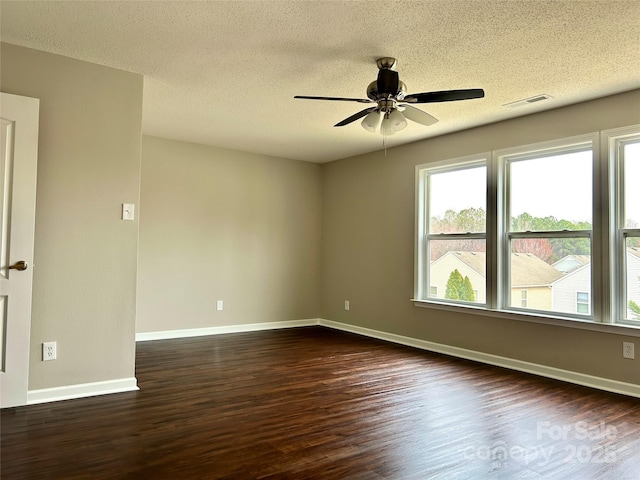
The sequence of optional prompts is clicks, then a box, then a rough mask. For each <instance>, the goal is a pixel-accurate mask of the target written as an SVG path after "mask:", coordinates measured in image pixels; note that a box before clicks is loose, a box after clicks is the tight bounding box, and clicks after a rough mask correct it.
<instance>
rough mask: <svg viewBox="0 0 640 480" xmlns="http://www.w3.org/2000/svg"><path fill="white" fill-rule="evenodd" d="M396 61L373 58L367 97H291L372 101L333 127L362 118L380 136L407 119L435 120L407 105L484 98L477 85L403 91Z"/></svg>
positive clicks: (399, 127) (401, 126) (397, 128)
mask: <svg viewBox="0 0 640 480" xmlns="http://www.w3.org/2000/svg"><path fill="white" fill-rule="evenodd" d="M396 63H397V62H396V59H395V58H391V57H383V58H379V59H378V60H377V61H376V64H377V65H378V69H379V70H378V79H377V80H376V81H375V82H371V83H370V84H369V86H368V87H367V97H369V98H341V97H314V96H307V95H296V96H295V97H294V98H303V99H309V100H333V101H341V102H358V103H375V104H376V106H372V107H369V108H365V109H364V110H361V111H359V112H358V113H355V114H353V115H351V116H350V117H347V118H345V119H344V120H342V121H341V122H338V123H336V124H335V125H334V127H343V126H345V125H348V124H350V123H351V122H355V121H356V120H358V119H360V118H362V117H364V119H363V120H362V126H363V127H364V129H365V130H367V131H369V132H376V131H378V128H379V129H380V133H381V134H382V135H393V134H394V133H396V132H399V131H400V130H402V129H404V128H405V127H406V126H407V119H409V120H411V121H413V122H416V123H419V124H421V125H426V126H429V125H433V124H434V123H436V122H437V121H438V119H437V118H435V117H433V116H431V115H429V114H428V113H426V112H424V111H422V110H420V109H419V108H416V107H414V106H413V105H411V104H416V103H436V102H453V101H456V100H470V99H473V98H482V97H484V90H482V89H481V88H471V89H466V90H444V91H439V92H424V93H410V94H407V93H406V91H407V86H406V85H405V84H404V82H401V81H400V77H399V75H398V72H397V71H396V70H395V67H396Z"/></svg>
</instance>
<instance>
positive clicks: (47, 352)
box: [42, 342, 57, 362]
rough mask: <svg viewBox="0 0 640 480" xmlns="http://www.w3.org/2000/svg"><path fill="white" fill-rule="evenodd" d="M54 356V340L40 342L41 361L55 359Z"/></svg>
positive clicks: (55, 354)
mask: <svg viewBox="0 0 640 480" xmlns="http://www.w3.org/2000/svg"><path fill="white" fill-rule="evenodd" d="M56 356H57V352H56V342H44V343H43V344H42V361H43V362H46V361H48V360H55V359H56Z"/></svg>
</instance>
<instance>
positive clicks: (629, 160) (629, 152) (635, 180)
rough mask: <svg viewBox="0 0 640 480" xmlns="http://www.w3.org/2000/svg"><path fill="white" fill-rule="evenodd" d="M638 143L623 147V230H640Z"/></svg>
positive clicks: (639, 148) (639, 147)
mask: <svg viewBox="0 0 640 480" xmlns="http://www.w3.org/2000/svg"><path fill="white" fill-rule="evenodd" d="M639 184H640V142H638V143H629V144H627V145H625V146H624V205H625V207H624V213H625V215H624V217H625V218H624V222H623V224H624V225H625V226H624V228H640V196H639V195H638V185H639Z"/></svg>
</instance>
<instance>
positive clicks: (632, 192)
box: [609, 129, 640, 324]
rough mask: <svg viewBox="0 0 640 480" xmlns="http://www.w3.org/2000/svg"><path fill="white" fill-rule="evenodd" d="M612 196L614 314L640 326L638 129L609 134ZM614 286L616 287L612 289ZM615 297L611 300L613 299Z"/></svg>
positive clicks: (639, 172) (639, 144) (639, 150)
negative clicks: (615, 300) (611, 158)
mask: <svg viewBox="0 0 640 480" xmlns="http://www.w3.org/2000/svg"><path fill="white" fill-rule="evenodd" d="M610 133H611V134H610V135H609V142H610V146H611V155H612V157H613V162H612V163H613V172H612V176H613V179H614V180H613V182H612V183H613V184H614V196H615V209H614V212H613V215H612V216H613V223H614V232H613V237H614V248H613V249H612V250H613V251H614V252H616V254H615V258H614V259H613V264H614V270H615V273H614V282H613V283H614V291H616V290H617V291H619V292H620V294H619V295H617V298H618V302H619V303H618V304H615V302H614V306H613V307H614V311H617V315H618V317H619V318H620V320H621V321H622V322H628V323H636V324H638V323H640V197H639V196H638V185H640V129H628V130H627V129H622V130H621V131H618V132H616V131H614V132H610ZM616 287H617V288H616ZM614 295H615V293H614ZM614 298H615V297H614Z"/></svg>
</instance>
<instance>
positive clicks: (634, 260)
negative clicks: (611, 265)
mask: <svg viewBox="0 0 640 480" xmlns="http://www.w3.org/2000/svg"><path fill="white" fill-rule="evenodd" d="M626 247H627V248H626V250H627V255H626V258H625V262H626V268H625V270H626V272H627V278H626V282H625V283H626V286H627V288H626V299H627V308H626V310H627V320H638V321H640V237H630V238H627V244H626Z"/></svg>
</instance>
